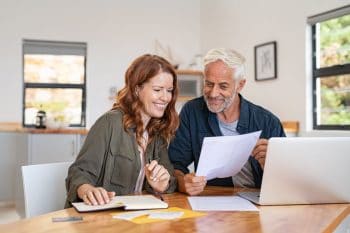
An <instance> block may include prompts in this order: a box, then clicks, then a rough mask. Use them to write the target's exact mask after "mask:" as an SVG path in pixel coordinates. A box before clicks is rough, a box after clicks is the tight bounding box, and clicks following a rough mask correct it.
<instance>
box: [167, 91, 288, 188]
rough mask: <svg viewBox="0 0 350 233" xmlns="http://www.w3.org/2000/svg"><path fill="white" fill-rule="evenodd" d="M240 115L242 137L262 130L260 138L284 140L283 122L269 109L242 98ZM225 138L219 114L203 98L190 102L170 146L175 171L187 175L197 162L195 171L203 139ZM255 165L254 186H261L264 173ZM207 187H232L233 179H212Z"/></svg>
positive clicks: (255, 161)
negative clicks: (213, 111) (190, 167)
mask: <svg viewBox="0 0 350 233" xmlns="http://www.w3.org/2000/svg"><path fill="white" fill-rule="evenodd" d="M239 98H240V116H239V119H238V124H237V132H238V133H240V134H246V133H251V132H254V131H259V130H262V132H261V135H260V138H266V139H269V138H271V137H285V133H284V130H283V127H282V124H281V122H280V120H279V119H278V118H277V117H276V116H275V115H273V114H272V113H271V112H269V111H268V110H266V109H264V108H262V107H260V106H257V105H255V104H253V103H251V102H249V101H248V100H246V99H244V98H243V97H242V96H241V95H239ZM213 136H222V134H221V131H220V128H219V123H218V120H217V117H216V113H212V112H210V111H209V109H208V107H207V105H206V103H205V101H204V98H203V96H202V97H199V98H196V99H193V100H191V101H188V102H187V103H186V104H185V105H184V106H183V108H182V110H181V113H180V126H179V128H178V130H177V131H176V135H175V138H174V139H173V140H172V142H171V143H170V146H169V157H170V161H171V162H172V163H173V165H174V168H175V169H178V170H181V171H182V172H183V173H185V174H187V173H188V172H189V170H188V168H187V167H188V165H190V164H191V163H192V162H194V167H195V170H196V169H197V166H198V161H199V156H200V152H201V148H202V143H203V139H204V137H213ZM249 161H250V163H251V166H252V171H253V176H254V183H255V187H257V188H259V187H260V186H261V180H262V175H263V170H262V169H261V167H260V164H259V163H258V161H257V160H255V159H254V158H253V157H250V158H249ZM207 184H208V185H223V186H232V185H233V183H232V177H227V178H220V179H219V178H218V179H213V180H210V181H208V182H207Z"/></svg>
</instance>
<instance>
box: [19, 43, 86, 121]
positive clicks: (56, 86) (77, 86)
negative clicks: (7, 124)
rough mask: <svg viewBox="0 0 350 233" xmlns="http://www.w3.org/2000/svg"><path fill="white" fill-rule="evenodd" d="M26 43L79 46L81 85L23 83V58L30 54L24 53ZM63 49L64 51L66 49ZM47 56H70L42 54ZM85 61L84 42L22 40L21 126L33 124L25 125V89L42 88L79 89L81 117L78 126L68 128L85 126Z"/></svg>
mask: <svg viewBox="0 0 350 233" xmlns="http://www.w3.org/2000/svg"><path fill="white" fill-rule="evenodd" d="M26 43H36V44H38V45H39V47H40V44H42V45H43V48H44V46H45V44H52V45H55V44H60V45H67V48H68V47H69V46H77V45H78V46H81V48H82V49H84V50H85V54H84V55H83V56H84V82H83V83H82V84H70V83H40V82H37V83H30V82H29V83H27V82H25V76H24V75H25V74H24V68H25V59H24V56H25V55H26V54H30V53H27V52H25V50H26V49H25V46H26ZM67 48H65V49H67ZM42 54H47V55H70V54H66V53H63V54H58V53H42ZM86 60H87V43H84V42H63V41H45V40H28V39H23V41H22V78H23V92H22V95H23V99H22V126H23V127H29V128H34V127H35V124H25V105H26V89H27V88H42V89H54V88H61V89H81V91H82V101H81V116H80V124H70V125H69V127H85V126H86V73H87V72H86Z"/></svg>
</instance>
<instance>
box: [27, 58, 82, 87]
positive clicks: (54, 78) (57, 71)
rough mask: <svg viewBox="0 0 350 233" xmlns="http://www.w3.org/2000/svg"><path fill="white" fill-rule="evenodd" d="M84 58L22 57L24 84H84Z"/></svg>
mask: <svg viewBox="0 0 350 233" xmlns="http://www.w3.org/2000/svg"><path fill="white" fill-rule="evenodd" d="M84 59H85V57H84V56H75V55H38V54H25V55H24V82H26V83H65V84H82V83H84V72H85V65H84Z"/></svg>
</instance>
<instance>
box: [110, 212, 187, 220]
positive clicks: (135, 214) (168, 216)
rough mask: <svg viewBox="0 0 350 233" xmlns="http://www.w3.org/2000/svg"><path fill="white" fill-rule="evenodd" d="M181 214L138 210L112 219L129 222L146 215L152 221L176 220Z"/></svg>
mask: <svg viewBox="0 0 350 233" xmlns="http://www.w3.org/2000/svg"><path fill="white" fill-rule="evenodd" d="M183 214H184V212H183V211H176V212H166V211H154V210H139V211H131V212H126V213H120V214H117V215H114V216H113V218H116V219H123V220H128V221H131V220H133V219H134V218H137V217H140V216H143V215H148V218H152V219H176V218H180V217H181V216H182V215H183Z"/></svg>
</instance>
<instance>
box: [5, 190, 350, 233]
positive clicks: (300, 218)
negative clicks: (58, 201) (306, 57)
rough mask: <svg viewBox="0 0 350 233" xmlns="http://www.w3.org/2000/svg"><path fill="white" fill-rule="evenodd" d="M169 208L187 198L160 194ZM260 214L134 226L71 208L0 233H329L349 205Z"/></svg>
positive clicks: (281, 209)
mask: <svg viewBox="0 0 350 233" xmlns="http://www.w3.org/2000/svg"><path fill="white" fill-rule="evenodd" d="M237 191H240V190H239V189H234V188H223V187H208V188H207V189H206V190H205V192H204V193H203V195H208V196H209V195H232V194H234V193H235V192H237ZM164 199H165V201H166V202H168V203H169V206H170V207H173V206H176V207H180V208H188V209H191V207H190V205H189V203H188V201H187V196H186V195H184V194H180V193H174V194H168V195H164ZM259 208H260V212H234V211H232V212H208V214H207V215H206V216H203V217H198V218H188V219H180V220H171V221H165V222H158V223H148V224H141V225H138V224H134V223H131V222H127V221H123V220H117V219H112V216H111V213H113V212H115V210H114V211H113V210H112V211H103V212H94V213H85V214H80V213H77V212H76V211H75V210H74V209H73V208H70V209H65V210H60V211H56V212H52V213H49V214H45V215H42V216H38V217H34V218H30V219H24V220H20V221H17V222H14V223H10V224H6V225H0V232H16V233H20V232H36V233H38V232H65V233H69V232H94V233H95V232H176V233H180V232H210V233H212V232H214V233H218V232H268V233H270V232H298V233H300V232H332V231H333V230H334V229H335V228H336V227H337V225H338V224H339V223H340V222H341V221H342V220H343V219H344V218H345V217H346V216H347V215H348V214H349V213H350V204H324V205H294V206H263V207H259ZM65 216H83V221H82V222H58V223H53V222H52V217H65Z"/></svg>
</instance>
